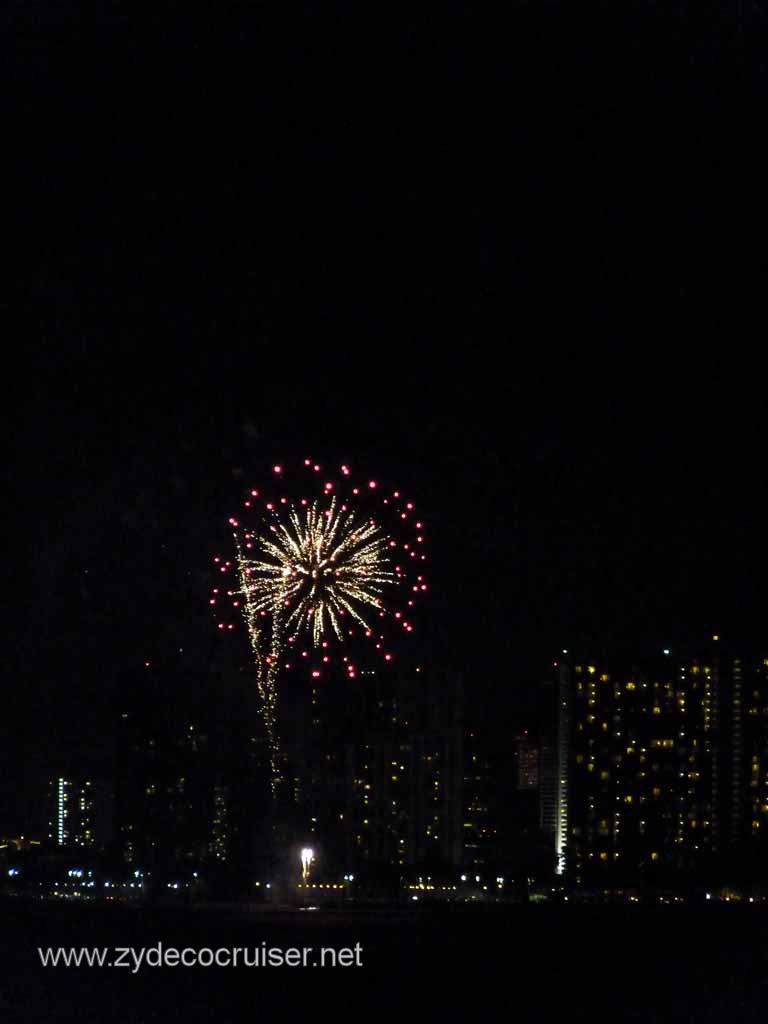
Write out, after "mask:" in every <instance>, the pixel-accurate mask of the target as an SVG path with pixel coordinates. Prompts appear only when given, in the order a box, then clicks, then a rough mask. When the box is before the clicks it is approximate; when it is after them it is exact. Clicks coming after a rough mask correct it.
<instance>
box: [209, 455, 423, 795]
mask: <svg viewBox="0 0 768 1024" xmlns="http://www.w3.org/2000/svg"><path fill="white" fill-rule="evenodd" d="M269 492H270V493H269V494H267V493H263V492H261V491H258V490H252V491H250V492H249V494H248V495H247V497H246V498H245V501H244V509H243V513H242V519H243V522H241V518H240V517H235V516H233V517H231V518H230V519H229V525H230V526H231V527H232V530H233V533H234V544H235V555H234V558H233V559H232V560H224V559H222V558H221V557H217V558H215V559H214V562H215V564H216V568H217V570H218V573H219V574H221V575H222V576H223V577H224V578H223V579H222V580H221V582H222V584H225V585H223V586H219V587H216V588H215V589H214V591H213V594H212V595H211V599H210V603H211V605H212V606H213V607H214V610H215V612H216V616H217V619H218V628H219V629H222V630H233V629H236V628H237V626H238V625H239V624H240V623H241V622H242V623H244V624H245V627H246V629H247V632H248V635H249V638H250V644H251V650H252V653H253V658H254V665H255V669H256V681H257V687H258V691H259V696H260V699H261V707H262V714H263V717H264V722H265V726H266V730H267V735H268V739H269V744H270V749H271V752H272V766H273V785H274V780H275V779H276V775H277V768H276V764H277V746H278V745H277V728H276V721H277V681H278V677H279V675H280V674H281V673H284V672H298V673H301V674H306V675H308V676H309V677H311V678H312V679H314V680H318V679H320V678H322V677H323V676H324V675H326V674H327V673H329V672H335V674H336V675H341V676H344V677H346V678H348V679H351V680H354V679H355V678H356V676H357V665H356V657H355V655H354V654H353V649H354V648H355V646H356V645H355V644H354V641H355V639H356V638H362V639H364V640H365V641H367V642H368V643H369V644H370V645H371V647H372V649H373V651H374V653H375V654H376V655H377V656H380V657H381V658H383V659H384V660H385V661H388V662H389V661H392V659H393V657H394V651H395V650H396V647H397V641H398V639H399V638H400V637H402V636H403V634H409V633H411V632H413V629H414V626H413V623H412V617H413V612H414V610H415V606H416V603H417V601H418V599H419V598H421V597H423V596H424V593H425V591H426V590H427V584H426V581H425V576H424V562H425V561H426V554H425V553H424V524H423V523H422V522H421V520H420V518H419V516H418V515H417V513H416V511H415V508H414V505H413V503H412V502H410V501H407V500H406V499H405V498H403V496H402V495H401V493H400V492H399V491H387V490H385V489H384V488H383V487H380V485H379V484H378V482H377V481H376V480H366V481H364V482H362V483H355V481H354V478H353V476H352V473H351V471H350V469H349V467H348V466H342V467H341V471H340V475H339V476H338V477H333V478H329V477H328V476H327V475H325V474H322V468H321V466H319V465H318V464H317V463H315V462H313V461H312V460H311V459H305V460H304V464H303V466H300V467H299V468H298V472H297V473H295V474H289V473H287V472H286V469H285V467H283V466H274V467H273V471H272V486H270V488H269ZM220 578H221V577H220ZM357 646H359V645H357Z"/></svg>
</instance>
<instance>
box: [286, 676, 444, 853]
mask: <svg viewBox="0 0 768 1024" xmlns="http://www.w3.org/2000/svg"><path fill="white" fill-rule="evenodd" d="M358 676H359V678H358V679H356V680H354V681H350V680H348V679H340V680H337V681H333V680H329V681H327V682H324V683H323V685H322V686H320V685H316V686H314V687H312V688H311V689H310V690H309V691H308V692H307V693H306V694H301V693H299V694H297V695H296V697H295V698H294V699H293V700H292V702H290V703H288V702H287V706H285V705H284V707H283V714H282V716H281V721H282V722H283V736H284V741H285V748H286V766H287V767H286V775H287V776H288V777H289V779H290V783H291V785H290V795H291V798H292V800H293V802H294V820H295V822H296V827H297V828H298V830H299V831H298V832H297V836H296V841H299V840H301V841H310V842H311V843H312V844H313V847H317V849H318V851H319V859H318V870H321V868H320V864H321V863H322V870H325V871H327V872H329V873H340V872H342V871H345V870H352V871H357V872H358V873H360V871H361V870H362V869H363V868H365V867H366V866H367V868H368V869H369V870H370V871H377V870H379V871H381V872H386V871H388V870H390V869H397V868H405V867H408V866H413V865H429V864H434V865H458V864H459V863H460V861H461V848H462V828H461V826H462V782H463V764H462V709H461V685H460V680H458V678H457V677H455V676H450V675H444V674H438V673H434V672H429V671H426V670H423V669H421V668H420V669H417V670H414V672H413V673H404V672H397V671H394V670H387V669H385V670H381V671H378V672H376V671H373V670H362V671H360V672H359V673H358ZM288 700H289V701H291V698H290V696H289V698H288Z"/></svg>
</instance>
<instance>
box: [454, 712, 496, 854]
mask: <svg viewBox="0 0 768 1024" xmlns="http://www.w3.org/2000/svg"><path fill="white" fill-rule="evenodd" d="M498 788H499V784H498V776H497V772H496V771H495V770H494V765H493V763H492V761H491V759H490V758H489V757H488V754H487V752H486V751H485V749H484V747H483V746H482V744H481V743H480V742H479V736H478V733H477V732H476V731H475V730H470V731H469V732H468V733H467V738H466V743H465V773H464V821H463V827H464V832H463V840H464V859H463V864H464V867H465V868H467V870H468V871H471V872H477V871H480V872H482V870H483V869H484V868H486V867H487V866H489V865H495V864H497V863H498V861H499V860H500V854H499V836H498V825H497V822H498V813H497V811H498V807H497V793H498Z"/></svg>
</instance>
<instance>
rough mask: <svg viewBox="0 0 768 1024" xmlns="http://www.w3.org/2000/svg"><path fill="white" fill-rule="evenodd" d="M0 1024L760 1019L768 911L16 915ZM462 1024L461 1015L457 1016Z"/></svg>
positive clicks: (103, 911)
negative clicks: (272, 963) (236, 960)
mask: <svg viewBox="0 0 768 1024" xmlns="http://www.w3.org/2000/svg"><path fill="white" fill-rule="evenodd" d="M0 914H2V917H1V918H0V923H1V934H0V956H1V957H2V965H1V966H0V979H1V980H0V1021H16V1020H24V1021H26V1020H36V1019H40V1020H46V1021H47V1020H81V1021H86V1022H87V1021H99V1022H101V1021H108V1020H118V1021H131V1022H132V1021H137V1022H138V1021H141V1022H145V1021H156V1020H157V1021H159V1020H168V1019H173V1020H176V1019H181V1020H215V1021H219V1020H222V1021H227V1020H234V1019H242V1018H244V1017H245V1016H246V1015H247V1016H249V1017H251V1018H254V1017H255V1018H258V1017H261V1016H264V1017H267V1016H269V1018H275V1017H276V1016H278V1015H281V1016H284V1019H285V1020H286V1021H294V1020H296V1019H297V1017H299V1016H305V1017H306V1019H307V1020H311V1021H314V1020H317V1019H318V1018H319V1017H320V1015H321V1014H322V1016H323V1017H324V1018H326V1019H327V1018H328V1017H330V1018H331V1019H333V1018H339V1019H344V1020H348V1019H352V1020H362V1019H364V1018H366V1017H368V1016H369V1015H371V1014H372V1013H373V1012H375V1011H377V1010H384V1011H389V1012H392V1011H397V1012H398V1013H401V1014H403V1013H408V1014H410V1013H415V1014H418V1015H419V1016H424V1017H425V1018H426V1019H429V1020H439V1019H441V1018H443V1019H454V1016H455V1015H456V1014H461V1015H462V1016H464V1018H465V1019H472V1018H473V1016H475V1015H478V1014H481V1015H483V1016H484V1017H486V1016H488V1015H489V1014H491V1013H493V1014H494V1015H497V1014H504V1015H505V1016H507V1017H509V1018H510V1019H513V1020H517V1021H521V1020H522V1021H545V1020H546V1021H549V1020H556V1021H557V1020H562V1021H581V1020H585V1021H586V1020H589V1021H601V1020H612V1021H616V1020H626V1021H664V1022H666V1021H688V1020H690V1021H694V1020H695V1021H753V1020H754V1021H758V1020H760V1021H761V1022H762V1021H764V1020H765V1018H766V1011H768V983H766V978H765V972H766V965H767V964H768V959H767V958H766V950H768V914H766V913H765V912H764V911H762V910H760V909H758V908H746V907H725V906H717V907H715V906H713V907H711V908H710V907H707V908H706V909H698V910H689V909H683V908H672V907H660V908H658V909H647V908H642V907H615V908H612V907H607V908H588V907H571V908H565V907H559V908H555V907H540V906H537V907H533V906H532V907H515V906H512V907H506V908H488V909H482V908H467V909H464V908H461V907H455V908H451V907H448V908H434V909H430V908H418V909H414V910H411V909H410V908H405V909H404V910H400V911H392V912H370V911H365V912H362V911H354V910H350V911H331V910H323V911H318V912H309V913H307V912H300V911H286V912H278V911H273V910H270V911H263V910H261V911H253V912H246V911H240V910H237V911H235V910H216V911H212V910H200V909H198V910H186V911H185V910H162V909H128V908H107V907H96V906H93V907H87V906H86V907H83V906H48V905H42V904H41V905H35V906H23V905H19V904H13V903H11V904H6V905H3V904H0ZM159 942H162V943H163V946H164V947H165V948H167V947H169V946H175V947H178V948H183V947H191V948H194V949H200V948H202V947H209V948H213V949H215V948H217V947H235V946H246V947H249V948H251V949H252V948H253V947H258V946H260V945H261V943H262V942H265V943H267V945H268V946H274V947H282V948H287V947H298V946H312V947H313V948H315V949H317V948H318V947H322V946H328V947H334V948H340V947H353V946H354V945H355V943H360V944H361V946H362V953H361V959H362V964H363V965H362V967H356V966H350V967H337V968H329V967H326V968H319V969H315V968H312V967H304V968H303V967H293V968H289V967H282V968H278V967H238V968H232V967H216V966H212V967H181V966H179V967H149V966H143V967H142V968H141V969H140V970H139V971H138V972H137V973H135V974H134V973H132V971H131V970H130V969H124V970H123V969H118V968H111V969H110V968H107V967H103V968H97V967H94V968H88V967H79V968H64V967H61V966H60V967H56V968H52V967H47V968H46V967H43V966H42V965H41V964H40V961H39V957H38V954H37V947H38V946H59V945H65V946H91V947H93V946H99V947H107V946H110V947H117V946H134V947H140V946H156V945H157V944H158V943H159ZM449 1014H450V1016H449Z"/></svg>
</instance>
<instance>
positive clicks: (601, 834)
mask: <svg viewBox="0 0 768 1024" xmlns="http://www.w3.org/2000/svg"><path fill="white" fill-rule="evenodd" d="M558 673H559V696H560V721H559V729H558V735H557V741H556V743H555V744H554V750H556V751H558V752H559V755H560V756H559V757H558V756H555V758H554V759H553V760H555V761H556V762H558V761H559V767H560V771H558V772H555V773H554V786H553V787H552V791H553V794H554V797H555V799H554V800H553V801H552V803H553V806H554V818H555V829H556V832H557V834H558V835H563V836H564V843H563V850H562V852H563V867H564V868H565V867H567V871H568V874H569V876H571V877H573V878H574V879H577V880H582V881H584V882H589V881H593V882H594V881H596V880H598V879H603V880H605V881H606V882H607V881H608V880H610V879H613V880H621V879H625V880H626V879H629V878H635V877H640V876H643V877H648V876H649V875H656V876H657V877H661V875H662V874H663V873H664V872H666V873H667V875H669V874H670V873H673V872H676V873H678V874H680V873H681V872H690V871H692V870H694V869H696V870H699V869H701V868H702V866H706V865H712V864H715V863H717V862H718V858H720V860H721V861H722V858H723V857H724V856H726V855H727V854H728V851H729V850H734V851H740V850H744V848H745V844H749V843H750V841H752V840H754V839H755V837H757V836H759V835H760V833H761V830H762V829H764V828H768V659H764V658H763V657H755V656H748V655H747V654H745V653H744V652H738V653H734V652H733V651H728V650H725V649H723V648H722V646H721V645H720V643H719V637H715V638H713V641H712V643H711V644H710V645H709V646H708V648H707V649H706V650H705V651H703V652H698V653H697V654H696V655H688V654H685V655H682V656H681V655H675V654H673V653H671V652H664V654H663V656H659V657H653V658H645V659H639V660H638V664H634V665H633V664H631V663H628V662H625V663H623V664H622V663H617V662H609V661H605V660H604V661H598V660H597V659H595V660H593V661H589V660H587V659H585V660H584V661H575V660H574V661H573V662H569V663H560V664H559V665H558ZM564 747H565V749H566V756H565V757H563V756H562V750H563V748H564ZM553 752H554V751H553ZM563 780H564V781H563ZM558 790H561V791H562V800H561V802H560V803H559V804H558V800H557V794H558Z"/></svg>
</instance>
